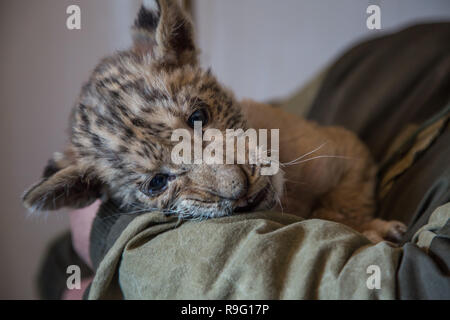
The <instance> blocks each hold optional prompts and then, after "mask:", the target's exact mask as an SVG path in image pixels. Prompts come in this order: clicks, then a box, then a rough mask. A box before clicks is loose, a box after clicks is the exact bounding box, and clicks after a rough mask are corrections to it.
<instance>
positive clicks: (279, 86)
mask: <svg viewBox="0 0 450 320" xmlns="http://www.w3.org/2000/svg"><path fill="white" fill-rule="evenodd" d="M139 3H140V1H139V0H127V1H125V0H96V1H89V0H78V1H75V0H73V1H70V0H39V1H29V0H3V1H1V2H0V43H1V50H0V70H1V73H0V104H1V116H0V146H1V157H0V177H1V179H0V200H1V203H2V210H1V214H0V299H33V298H36V297H37V296H36V292H35V288H34V278H35V274H36V270H37V268H38V265H39V262H40V259H41V257H42V254H43V252H44V250H45V247H46V245H47V244H48V242H49V241H50V240H51V239H52V238H53V237H55V235H57V234H58V233H60V232H62V231H63V230H66V229H67V227H68V219H67V214H66V213H65V212H60V213H53V212H52V213H48V214H45V215H41V216H38V217H35V216H29V215H28V214H27V213H26V211H25V210H24V209H23V207H22V206H21V203H20V195H21V194H22V192H23V191H24V190H25V189H26V188H27V187H28V186H29V185H30V184H31V183H33V182H34V181H36V180H37V179H38V177H39V176H40V174H41V171H42V168H43V166H44V164H45V163H46V161H47V160H48V158H49V157H50V155H51V154H52V153H53V152H54V151H58V150H62V149H63V148H64V144H65V143H66V141H67V129H68V116H69V113H70V109H71V107H72V105H73V103H74V102H75V100H76V97H77V95H78V93H79V90H80V88H81V84H82V83H83V82H84V81H86V80H87V78H88V77H89V72H90V71H91V70H92V68H93V67H94V66H95V64H96V63H97V61H98V59H99V58H100V57H102V56H104V55H106V54H108V53H109V52H112V51H114V50H118V49H125V48H127V46H128V45H129V44H130V37H129V27H130V26H131V25H132V22H133V19H134V15H135V13H136V11H137V9H138V6H139ZM72 4H77V5H79V6H80V8H81V30H73V31H71V30H68V29H67V28H66V19H67V14H66V8H67V7H68V6H69V5H72ZM370 4H376V5H379V6H380V7H381V21H382V30H380V31H374V30H368V29H367V27H366V19H367V16H368V14H366V8H367V7H368V5H370ZM192 8H193V15H194V20H195V23H196V29H197V41H198V44H199V47H200V49H201V62H202V64H203V65H204V66H205V67H212V69H213V71H214V73H215V74H216V75H217V76H218V78H219V79H220V80H221V81H222V82H223V83H224V84H226V85H227V86H228V87H230V88H232V89H233V90H234V91H235V92H236V94H237V96H238V97H251V98H254V99H258V100H266V99H272V98H279V97H284V96H287V95H289V94H291V93H293V92H294V91H295V89H297V88H299V87H301V85H302V84H304V83H305V82H306V81H307V80H308V79H309V78H310V77H311V76H312V75H314V73H316V72H318V71H319V70H320V69H321V68H323V67H324V66H326V65H327V64H328V63H330V62H331V61H332V59H334V58H335V57H336V56H337V55H338V54H339V53H341V52H342V51H343V50H345V49H346V48H348V47H349V46H351V45H352V44H354V43H355V42H357V41H359V40H361V39H363V38H365V37H373V36H377V35H380V33H381V32H390V31H394V30H396V29H398V28H400V27H403V26H407V25H410V24H413V23H416V22H421V21H437V20H447V21H448V20H450V1H448V0H385V1H382V0H378V1H377V0H372V1H364V0H339V1H335V0H320V1H319V0H280V1H273V0H192ZM412 67H413V66H412Z"/></svg>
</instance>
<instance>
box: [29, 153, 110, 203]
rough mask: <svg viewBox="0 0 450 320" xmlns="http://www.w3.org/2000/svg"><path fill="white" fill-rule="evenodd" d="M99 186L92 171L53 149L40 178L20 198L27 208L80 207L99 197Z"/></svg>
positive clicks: (100, 187)
mask: <svg viewBox="0 0 450 320" xmlns="http://www.w3.org/2000/svg"><path fill="white" fill-rule="evenodd" d="M101 189H102V184H101V183H100V181H99V180H98V179H97V178H95V177H94V176H93V175H92V173H89V172H87V171H86V170H81V169H80V168H79V167H78V166H77V165H76V164H73V163H71V162H70V161H68V159H66V158H65V156H63V155H61V154H60V153H55V155H54V157H53V158H52V159H50V161H49V162H48V165H47V166H46V167H45V169H44V174H43V177H42V179H41V181H39V182H38V183H36V184H34V185H33V186H31V187H30V188H29V189H28V190H27V191H26V192H25V194H24V195H23V197H22V202H23V204H24V206H25V207H26V208H27V209H29V210H30V211H43V210H57V209H60V208H62V207H72V208H82V207H85V206H87V205H89V204H91V203H92V202H94V201H95V200H96V199H97V198H99V197H100V196H101Z"/></svg>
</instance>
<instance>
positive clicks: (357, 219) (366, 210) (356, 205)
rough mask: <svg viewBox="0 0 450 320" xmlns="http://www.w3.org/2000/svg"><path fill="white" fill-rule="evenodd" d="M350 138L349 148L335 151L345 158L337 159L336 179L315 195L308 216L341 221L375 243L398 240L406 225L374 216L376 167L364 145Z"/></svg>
mask: <svg viewBox="0 0 450 320" xmlns="http://www.w3.org/2000/svg"><path fill="white" fill-rule="evenodd" d="M354 140H355V143H354V144H353V145H352V144H350V148H348V145H347V148H346V149H343V150H340V151H339V153H341V154H344V155H345V156H346V157H347V158H348V159H347V160H342V161H341V166H340V167H341V169H342V168H343V170H342V171H341V170H340V173H339V174H340V179H339V182H338V183H337V184H336V185H335V186H334V187H333V188H331V189H330V190H329V191H328V192H327V193H325V194H324V195H322V196H321V197H320V198H319V200H318V201H317V203H316V206H315V210H314V211H313V214H312V217H311V218H319V219H326V220H332V221H336V222H340V223H343V224H345V225H348V226H349V227H351V228H353V229H355V230H357V231H359V232H361V233H363V234H364V235H365V236H367V238H369V240H371V241H372V242H375V243H377V242H380V241H383V240H388V241H391V242H396V243H398V242H400V241H401V239H402V236H403V234H404V233H405V232H406V226H405V225H404V224H403V223H402V222H399V221H394V220H393V221H386V220H382V219H377V218H375V217H374V214H375V211H376V201H375V186H376V173H377V168H376V166H375V164H374V163H373V161H372V160H371V157H370V154H369V152H368V150H367V149H366V147H365V146H364V145H363V144H362V143H360V142H359V140H357V138H356V137H354ZM348 141H349V139H347V142H348Z"/></svg>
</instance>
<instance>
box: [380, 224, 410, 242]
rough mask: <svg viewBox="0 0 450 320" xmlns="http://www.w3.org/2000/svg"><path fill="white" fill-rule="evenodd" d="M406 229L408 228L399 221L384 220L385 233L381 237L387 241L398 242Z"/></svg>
mask: <svg viewBox="0 0 450 320" xmlns="http://www.w3.org/2000/svg"><path fill="white" fill-rule="evenodd" d="M406 230H408V228H407V227H406V225H405V224H404V223H402V222H400V221H396V220H391V221H386V227H385V235H384V237H383V238H384V239H386V240H388V241H392V242H395V243H399V242H400V241H401V240H402V239H403V236H404V235H405V233H406Z"/></svg>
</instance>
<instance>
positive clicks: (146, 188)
mask: <svg viewBox="0 0 450 320" xmlns="http://www.w3.org/2000/svg"><path fill="white" fill-rule="evenodd" d="M168 181H169V176H168V175H166V174H162V173H158V174H157V175H155V176H154V177H153V179H152V180H150V181H149V182H147V183H144V184H143V185H142V187H141V191H142V192H143V193H144V194H146V195H148V196H155V195H157V194H159V193H161V192H163V191H164V190H166V188H167V182H168Z"/></svg>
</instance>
